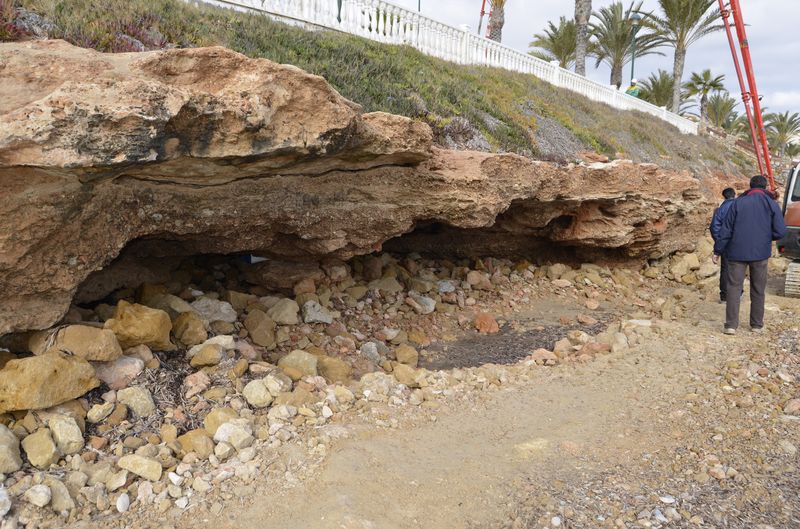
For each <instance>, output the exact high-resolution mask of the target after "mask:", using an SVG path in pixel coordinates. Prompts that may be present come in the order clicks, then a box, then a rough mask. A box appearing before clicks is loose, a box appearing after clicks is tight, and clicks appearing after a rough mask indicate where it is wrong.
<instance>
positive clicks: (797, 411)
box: [783, 399, 800, 415]
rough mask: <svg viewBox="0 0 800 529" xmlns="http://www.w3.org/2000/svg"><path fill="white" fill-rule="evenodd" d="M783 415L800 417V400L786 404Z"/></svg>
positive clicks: (793, 400)
mask: <svg viewBox="0 0 800 529" xmlns="http://www.w3.org/2000/svg"><path fill="white" fill-rule="evenodd" d="M783 413H785V414H787V415H800V399H791V400H790V401H788V402H787V403H786V404H784V406H783Z"/></svg>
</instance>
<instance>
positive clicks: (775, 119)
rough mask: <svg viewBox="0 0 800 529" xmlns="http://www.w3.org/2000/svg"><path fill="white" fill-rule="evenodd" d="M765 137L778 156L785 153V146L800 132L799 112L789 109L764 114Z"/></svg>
mask: <svg viewBox="0 0 800 529" xmlns="http://www.w3.org/2000/svg"><path fill="white" fill-rule="evenodd" d="M764 121H765V122H766V129H767V139H768V140H769V143H770V145H771V146H772V149H773V150H777V152H778V154H779V155H780V156H784V155H785V154H786V147H787V146H788V145H789V144H790V143H792V141H793V140H795V139H796V138H797V136H798V135H799V134H800V114H798V113H797V112H794V113H792V114H789V111H788V110H787V111H786V112H781V113H778V114H767V115H765V116H764Z"/></svg>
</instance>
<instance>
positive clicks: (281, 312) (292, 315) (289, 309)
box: [267, 298, 300, 325]
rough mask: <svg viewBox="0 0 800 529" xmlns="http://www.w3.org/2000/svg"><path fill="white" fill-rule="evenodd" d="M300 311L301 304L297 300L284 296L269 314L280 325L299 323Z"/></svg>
mask: <svg viewBox="0 0 800 529" xmlns="http://www.w3.org/2000/svg"><path fill="white" fill-rule="evenodd" d="M299 312H300V306H299V305H298V304H297V302H296V301H295V300H293V299H289V298H284V299H281V300H280V301H278V302H277V303H275V305H273V306H272V308H270V309H269V310H268V311H267V316H269V317H270V318H272V321H274V322H275V323H278V324H280V325H297V324H298V323H300V320H299V319H298V317H297V314H298V313H299Z"/></svg>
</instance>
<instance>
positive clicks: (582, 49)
mask: <svg viewBox="0 0 800 529" xmlns="http://www.w3.org/2000/svg"><path fill="white" fill-rule="evenodd" d="M591 14H592V0H575V25H576V29H577V37H576V41H575V72H577V73H579V74H580V75H584V76H585V75H586V49H587V48H588V46H589V17H590V16H591Z"/></svg>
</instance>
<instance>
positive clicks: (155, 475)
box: [117, 454, 161, 481]
mask: <svg viewBox="0 0 800 529" xmlns="http://www.w3.org/2000/svg"><path fill="white" fill-rule="evenodd" d="M117 465H118V466H119V468H122V469H124V470H127V471H128V472H132V473H134V474H136V475H137V476H140V477H143V478H144V479H147V480H150V481H158V480H160V479H161V463H159V462H158V461H157V460H155V459H152V458H149V457H144V456H140V455H137V454H129V455H126V456H122V457H121V458H120V459H119V461H117Z"/></svg>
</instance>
